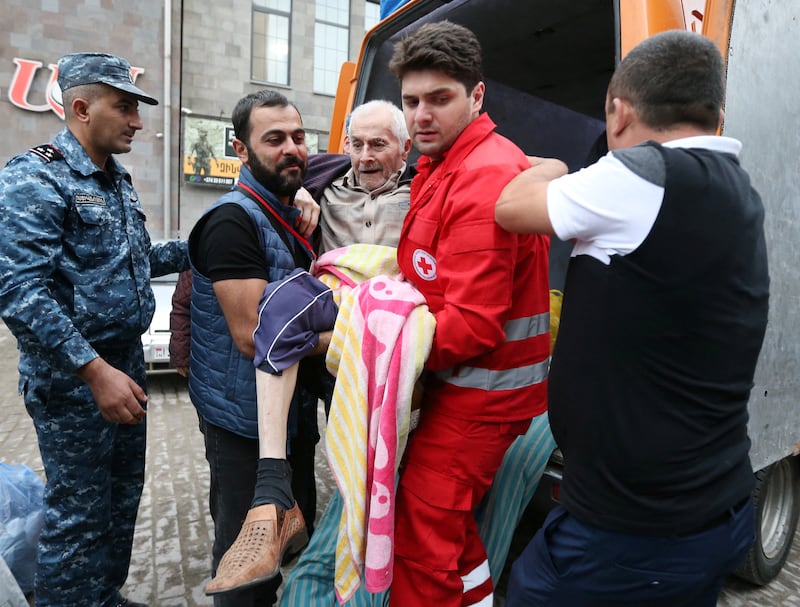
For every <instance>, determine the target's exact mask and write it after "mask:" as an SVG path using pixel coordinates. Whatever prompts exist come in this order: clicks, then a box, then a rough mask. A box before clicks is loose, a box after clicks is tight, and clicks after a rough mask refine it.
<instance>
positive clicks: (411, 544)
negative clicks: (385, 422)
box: [391, 114, 550, 607]
mask: <svg viewBox="0 0 800 607" xmlns="http://www.w3.org/2000/svg"><path fill="white" fill-rule="evenodd" d="M494 128H495V125H494V123H493V122H492V121H491V119H490V118H489V117H488V115H486V114H483V115H481V116H479V117H478V118H477V119H475V120H474V121H473V122H472V123H471V124H470V125H469V126H468V127H467V128H466V129H465V130H464V131H463V132H462V133H461V135H460V136H459V138H458V139H457V140H456V142H455V144H454V145H453V147H452V148H451V149H450V150H449V151H448V152H447V153H446V154H445V156H444V158H443V159H442V160H441V161H440V162H437V163H435V164H434V163H431V161H430V159H428V158H427V157H422V158H421V159H420V161H419V163H418V167H417V168H418V174H417V176H416V177H415V179H414V181H413V182H412V186H411V208H410V210H409V212H408V215H407V216H406V219H405V223H404V224H403V230H402V233H401V237H400V245H399V247H398V255H397V256H398V262H399V265H400V268H401V269H402V271H403V274H404V275H405V277H406V278H407V279H408V280H410V281H412V282H413V283H414V284H415V286H416V287H417V288H418V289H419V290H420V291H421V292H422V293H423V294H424V295H425V298H426V300H427V303H428V306H429V307H430V310H431V312H432V313H433V314H434V315H435V316H436V333H435V336H434V340H433V346H432V350H431V353H430V356H429V358H428V360H427V363H426V369H427V370H428V371H429V372H430V373H428V375H427V379H426V383H425V393H424V397H423V398H424V400H423V403H422V409H421V411H422V416H421V419H420V424H419V426H418V428H417V430H416V431H415V432H414V434H412V435H411V437H410V438H409V443H408V447H407V450H406V455H405V461H404V465H403V468H402V470H401V474H400V483H399V488H398V497H397V510H396V512H397V525H396V529H395V542H396V543H395V565H394V571H393V582H392V590H391V605H392V606H396V607H413V606H415V605H419V606H425V607H428V606H431V605H435V606H436V607H446V606H449V605H453V606H456V605H459V606H460V605H478V604H479V603H480V604H485V602H486V600H487V599H486V597H488V596H490V595H491V593H492V580H491V576H490V574H489V565H488V561H487V559H486V553H485V551H484V549H483V545H482V544H481V541H480V539H479V537H478V533H477V526H476V524H475V519H474V516H473V511H474V509H475V507H476V506H477V504H478V502H479V501H480V500H481V499H482V498H483V496H484V494H485V493H486V491H487V490H488V488H489V486H490V484H491V482H492V478H493V476H494V473H495V472H496V470H497V468H498V467H499V466H500V462H501V461H502V458H503V454H504V453H505V451H506V449H507V448H508V446H509V445H510V444H511V442H512V441H513V440H514V438H516V436H517V435H519V434H524V433H525V431H526V430H527V428H528V425H529V423H530V420H531V418H532V417H533V416H534V415H538V414H540V413H542V412H544V411H545V409H546V390H547V380H546V377H547V367H548V362H549V350H550V341H549V307H550V303H549V291H548V288H549V280H548V265H549V264H548V257H549V243H550V241H549V238H548V237H546V236H539V235H518V234H512V233H509V232H506V231H504V230H503V229H502V228H500V227H499V226H498V225H497V224H496V223H495V221H494V207H495V202H496V201H497V198H498V196H499V195H500V191H501V190H502V189H503V187H504V186H505V185H506V184H507V183H508V182H509V181H510V180H511V179H512V177H514V176H515V175H516V174H518V173H519V172H520V171H522V170H523V169H525V168H527V167H528V166H530V165H529V163H528V161H527V159H526V158H525V155H524V154H523V152H522V151H521V150H520V149H519V148H517V147H516V146H515V145H514V144H513V143H511V142H510V141H508V140H507V139H505V138H504V137H502V136H500V135H498V134H496V133H494ZM481 601H484V603H481Z"/></svg>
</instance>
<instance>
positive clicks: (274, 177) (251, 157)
mask: <svg viewBox="0 0 800 607" xmlns="http://www.w3.org/2000/svg"><path fill="white" fill-rule="evenodd" d="M247 156H248V165H249V167H250V172H251V173H252V174H253V177H254V178H255V180H256V181H258V183H260V184H261V185H263V186H264V187H265V188H267V189H268V190H269V191H270V192H272V193H273V194H275V196H279V197H283V196H291V195H293V194H294V193H295V192H297V190H299V189H300V186H302V185H303V178H304V177H305V176H306V168H307V167H306V163H305V162H303V159H302V158H300V157H299V156H287V157H286V158H283V159H281V161H280V162H279V163H278V164H277V165H276V166H275V170H274V171H273V170H271V169H269V168H267V166H266V165H265V164H264V163H263V162H261V160H260V159H259V158H258V156H256V153H255V152H254V151H253V150H252V149H250V148H249V147H248V148H247ZM290 166H298V167H300V174H299V175H297V176H292V177H286V176H284V175H283V174H282V173H281V172H282V171H283V170H284V169H285V168H287V167H290Z"/></svg>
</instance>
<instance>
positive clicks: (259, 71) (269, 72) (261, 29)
mask: <svg viewBox="0 0 800 607" xmlns="http://www.w3.org/2000/svg"><path fill="white" fill-rule="evenodd" d="M291 12H292V0H255V1H254V2H253V54H252V58H251V65H252V68H251V73H250V77H251V78H252V79H253V80H257V81H258V82H271V83H273V84H282V85H284V86H288V85H289V17H290V16H291Z"/></svg>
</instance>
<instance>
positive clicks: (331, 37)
mask: <svg viewBox="0 0 800 607" xmlns="http://www.w3.org/2000/svg"><path fill="white" fill-rule="evenodd" d="M349 39H350V0H317V5H316V16H315V23H314V92H315V93H323V94H325V95H334V94H336V84H337V83H338V81H339V70H340V69H341V67H342V63H344V62H345V61H347V53H348V48H349V45H350V40H349Z"/></svg>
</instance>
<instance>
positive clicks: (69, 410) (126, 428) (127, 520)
mask: <svg viewBox="0 0 800 607" xmlns="http://www.w3.org/2000/svg"><path fill="white" fill-rule="evenodd" d="M23 356H24V354H23ZM104 358H105V359H106V360H107V361H108V362H109V363H110V364H111V365H113V366H114V367H116V368H118V369H122V370H124V371H125V372H126V373H128V374H129V375H130V377H131V378H132V379H133V380H134V381H136V382H137V383H138V384H139V385H140V386H142V388H145V389H146V383H145V370H144V359H143V357H142V349H141V343H137V344H136V346H135V347H132V348H131V349H130V350H128V351H126V352H117V353H112V354H104ZM26 380H27V381H26V383H25V386H24V395H25V406H26V408H27V410H28V413H29V414H30V416H31V418H32V419H33V424H34V427H35V429H36V435H37V438H38V442H39V451H40V453H41V457H42V463H43V464H44V471H45V475H46V476H47V482H46V484H45V491H44V504H45V514H44V525H43V528H42V532H41V535H40V537H39V548H38V562H37V572H36V581H35V587H34V594H35V597H36V606H37V607H115V606H116V605H118V604H119V603H120V601H121V600H122V597H121V596H120V593H119V590H120V588H121V587H122V585H123V584H124V583H125V580H126V578H127V576H128V567H129V565H130V559H131V548H132V546H133V531H134V526H135V522H136V514H137V512H138V509H139V498H140V497H141V494H142V487H143V485H144V461H145V460H144V456H145V427H146V425H145V422H144V421H143V422H142V423H140V424H138V425H135V426H131V425H120V424H113V423H109V422H107V421H105V420H104V419H103V417H102V415H101V414H100V410H99V409H98V408H97V405H96V404H95V401H94V399H93V397H92V394H91V391H90V390H89V387H88V386H87V385H86V384H85V383H84V382H83V381H82V380H80V379H79V378H78V377H77V376H76V375H74V374H73V373H63V372H60V371H57V370H54V369H51V368H50V367H48V366H46V364H45V362H44V361H42V362H41V364H37V365H36V371H35V375H34V376H33V377H27V378H26Z"/></svg>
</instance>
